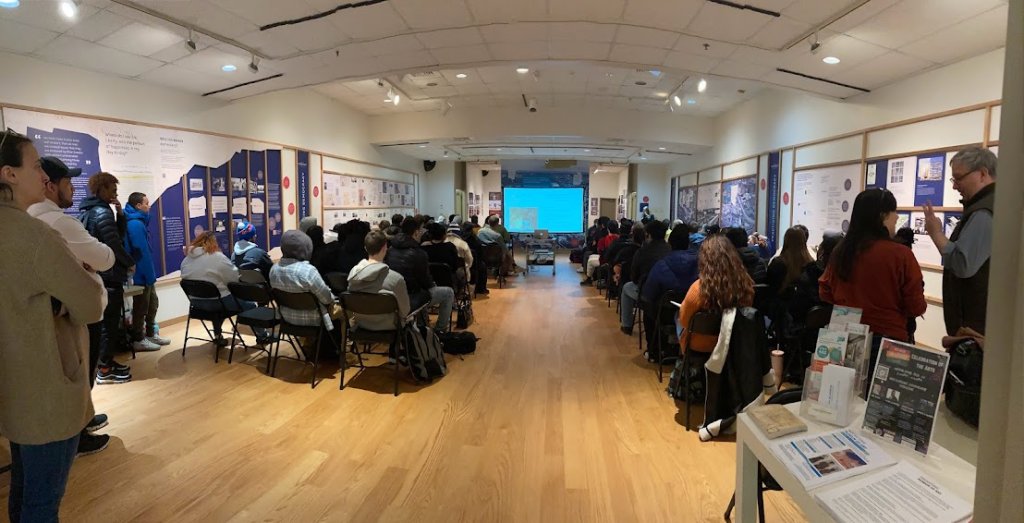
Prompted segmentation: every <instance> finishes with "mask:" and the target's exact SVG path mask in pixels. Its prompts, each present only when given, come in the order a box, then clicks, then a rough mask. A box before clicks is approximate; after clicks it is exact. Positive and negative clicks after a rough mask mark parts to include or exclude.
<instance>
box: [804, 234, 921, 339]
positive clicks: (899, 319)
mask: <svg viewBox="0 0 1024 523" xmlns="http://www.w3.org/2000/svg"><path fill="white" fill-rule="evenodd" d="M834 261H835V260H834V259H833V262H834ZM834 268H835V263H829V265H828V268H827V269H825V274H823V275H822V276H821V279H820V280H818V283H819V284H820V285H819V289H818V292H819V294H820V295H821V299H822V301H825V302H828V303H832V304H835V305H845V306H847V307H857V308H859V309H863V310H864V315H863V316H862V317H861V322H862V323H864V324H866V325H868V326H870V327H871V332H873V333H875V335H876V336H885V337H888V338H894V339H897V340H901V341H906V340H908V339H909V335H908V334H907V319H908V318H913V317H917V316H920V315H922V314H924V311H925V309H926V308H927V307H928V304H927V303H925V301H924V277H923V276H922V275H921V266H920V265H918V263H917V258H915V257H914V253H913V252H912V251H911V250H910V249H908V248H907V247H905V246H903V245H900V244H898V243H896V242H892V241H885V240H881V241H876V242H875V243H873V244H872V245H871V246H870V247H868V248H867V249H866V250H865V251H864V252H862V253H861V254H860V255H858V256H857V259H856V261H855V262H854V264H853V273H852V274H851V275H850V276H851V277H850V280H849V281H843V280H842V279H840V278H839V275H838V274H836V273H835V272H833V269H834Z"/></svg>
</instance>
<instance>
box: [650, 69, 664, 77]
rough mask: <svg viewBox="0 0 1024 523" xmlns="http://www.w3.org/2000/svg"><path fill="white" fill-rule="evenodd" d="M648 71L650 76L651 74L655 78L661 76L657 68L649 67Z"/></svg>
mask: <svg viewBox="0 0 1024 523" xmlns="http://www.w3.org/2000/svg"><path fill="white" fill-rule="evenodd" d="M648 72H649V73H651V76H653V77H655V78H660V77H661V71H659V70H657V69H651V70H650V71H648Z"/></svg>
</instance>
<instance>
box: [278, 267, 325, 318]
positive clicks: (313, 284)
mask: <svg viewBox="0 0 1024 523" xmlns="http://www.w3.org/2000/svg"><path fill="white" fill-rule="evenodd" d="M270 286H271V287H273V288H275V289H277V290H281V291H285V292H312V293H313V295H314V296H316V299H317V300H319V301H320V303H321V304H323V305H324V307H323V310H326V309H327V306H329V305H330V304H331V303H334V295H333V294H331V289H330V288H329V287H328V286H327V284H326V283H324V279H323V278H322V277H320V273H319V272H318V271H317V270H316V267H313V265H311V264H310V263H309V262H308V261H298V260H295V259H293V258H282V259H281V262H280V263H278V264H277V265H274V267H273V268H271V269H270ZM280 310H281V316H283V317H284V319H285V320H287V321H288V323H291V324H293V325H308V326H316V325H320V321H321V315H320V312H318V311H298V310H295V309H288V308H285V307H280ZM327 324H328V325H330V322H327Z"/></svg>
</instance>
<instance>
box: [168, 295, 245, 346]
mask: <svg viewBox="0 0 1024 523" xmlns="http://www.w3.org/2000/svg"><path fill="white" fill-rule="evenodd" d="M181 290H182V291H184V292H185V296H186V297H188V305H189V306H188V318H187V319H186V320H185V339H184V341H182V344H181V357H182V358H184V357H185V349H186V348H187V346H188V340H197V341H207V342H210V343H212V344H213V345H214V352H213V361H214V362H215V363H216V362H219V361H220V347H218V346H217V340H216V338H215V337H214V335H213V332H212V331H211V330H210V328H209V327H207V326H206V322H208V321H209V322H220V323H223V322H224V320H228V323H230V324H231V330H232V331H234V330H235V322H234V320H232V318H233V317H234V316H235V315H236V314H238V313H237V312H232V311H229V310H228V309H227V307H225V306H224V303H223V302H222V301H221V300H220V290H218V289H217V286H216V285H214V284H213V283H211V282H208V281H200V280H188V279H185V280H181ZM199 300H203V301H204V302H208V303H217V307H216V309H217V310H212V311H211V310H205V309H200V308H197V307H196V303H197V302H199ZM192 320H199V324H200V325H202V326H203V329H205V330H206V335H207V336H209V338H197V337H195V336H189V335H188V330H189V326H190V324H191V323H192Z"/></svg>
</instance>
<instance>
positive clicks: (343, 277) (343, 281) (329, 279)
mask: <svg viewBox="0 0 1024 523" xmlns="http://www.w3.org/2000/svg"><path fill="white" fill-rule="evenodd" d="M324 282H326V283H327V286H328V287H330V288H331V292H332V293H334V295H335V296H340V295H341V293H343V292H345V291H347V290H348V274H345V273H343V272H329V273H327V274H324Z"/></svg>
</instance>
